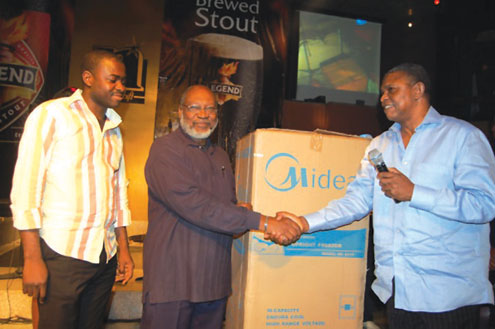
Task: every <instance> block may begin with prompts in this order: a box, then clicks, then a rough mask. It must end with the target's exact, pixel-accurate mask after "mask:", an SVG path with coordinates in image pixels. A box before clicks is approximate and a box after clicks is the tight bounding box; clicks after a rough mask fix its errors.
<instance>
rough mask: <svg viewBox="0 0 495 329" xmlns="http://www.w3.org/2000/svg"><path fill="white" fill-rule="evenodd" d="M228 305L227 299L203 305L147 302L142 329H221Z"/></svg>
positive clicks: (142, 319)
mask: <svg viewBox="0 0 495 329" xmlns="http://www.w3.org/2000/svg"><path fill="white" fill-rule="evenodd" d="M226 305H227V298H222V299H218V300H214V301H210V302H203V303H191V302H188V301H178V302H169V303H158V304H151V303H147V302H145V303H144V305H143V316H142V317H141V329H220V328H222V323H223V319H224V316H225V308H226Z"/></svg>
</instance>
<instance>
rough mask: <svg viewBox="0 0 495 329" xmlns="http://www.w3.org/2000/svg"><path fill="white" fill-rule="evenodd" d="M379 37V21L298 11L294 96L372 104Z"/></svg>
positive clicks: (375, 88)
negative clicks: (295, 89)
mask: <svg viewBox="0 0 495 329" xmlns="http://www.w3.org/2000/svg"><path fill="white" fill-rule="evenodd" d="M380 41H381V25H380V24H379V23H374V22H368V21H365V20H356V19H350V18H344V17H337V16H332V15H324V14H317V13H311V12H305V11H300V16H299V50H298V71H297V96H296V98H297V99H300V100H304V99H306V98H314V97H317V96H326V98H327V101H334V102H343V103H359V102H362V103H367V104H374V103H375V102H376V100H377V96H378V94H379V74H380Z"/></svg>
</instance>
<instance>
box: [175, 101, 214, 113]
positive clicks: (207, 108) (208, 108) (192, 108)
mask: <svg viewBox="0 0 495 329" xmlns="http://www.w3.org/2000/svg"><path fill="white" fill-rule="evenodd" d="M180 106H182V107H185V108H186V109H187V110H188V111H189V112H190V113H192V114H195V115H196V114H198V113H199V112H200V111H201V110H204V111H205V112H206V113H208V114H209V115H210V114H216V113H217V112H218V108H217V107H216V106H204V107H203V106H200V105H194V104H193V105H186V104H180Z"/></svg>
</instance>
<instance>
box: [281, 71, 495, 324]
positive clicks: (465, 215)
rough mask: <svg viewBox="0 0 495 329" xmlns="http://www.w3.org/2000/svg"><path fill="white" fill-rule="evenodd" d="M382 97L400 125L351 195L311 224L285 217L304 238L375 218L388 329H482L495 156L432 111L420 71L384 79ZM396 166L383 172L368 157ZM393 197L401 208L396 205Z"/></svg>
mask: <svg viewBox="0 0 495 329" xmlns="http://www.w3.org/2000/svg"><path fill="white" fill-rule="evenodd" d="M381 91H382V96H381V98H380V101H381V104H382V107H383V109H384V111H385V115H386V116H387V118H388V119H389V120H391V121H394V122H395V123H394V124H393V125H392V126H391V127H390V129H389V130H387V131H386V132H384V133H382V134H381V135H380V136H378V137H376V138H374V139H373V140H372V141H371V143H370V145H369V147H368V148H367V150H366V152H365V154H364V156H363V159H362V160H361V166H360V169H359V172H358V174H357V175H356V179H355V180H354V181H353V182H352V183H351V184H350V185H349V188H348V190H347V193H346V195H345V196H344V197H343V198H341V199H338V200H334V201H331V202H330V203H329V204H328V205H327V207H326V208H324V209H321V210H320V211H318V212H315V213H312V214H308V215H306V216H304V217H296V216H294V215H292V214H289V213H285V212H281V213H279V217H282V216H287V217H292V219H294V220H297V221H299V222H300V225H302V226H303V228H304V230H305V231H307V232H315V231H319V230H328V229H333V228H337V227H340V226H342V225H345V224H349V223H351V222H353V221H355V220H359V219H361V218H362V217H364V216H366V215H367V214H368V213H369V212H370V211H373V224H374V243H375V265H376V271H375V274H376V277H377V279H376V280H375V282H374V283H373V286H372V288H373V290H374V292H375V293H376V294H377V295H378V297H379V298H380V299H381V300H382V301H383V302H384V303H387V310H388V322H389V326H390V328H391V329H394V328H395V329H406V328H414V329H419V328H448V329H454V328H459V329H461V328H462V329H469V328H473V329H474V328H478V321H479V315H480V305H483V304H493V291H492V289H491V286H490V282H489V280H488V263H489V253H490V243H489V233H490V227H489V222H490V220H491V219H492V218H494V217H495V159H494V157H493V153H492V151H491V148H490V145H489V143H488V141H487V139H486V138H485V136H484V134H483V133H482V132H481V131H480V130H478V129H477V128H475V127H474V126H472V125H471V124H469V123H467V122H465V121H462V120H458V119H455V118H452V117H448V116H443V115H440V114H439V113H438V112H437V111H436V110H435V109H434V108H433V107H432V106H430V99H429V98H430V95H429V92H430V80H429V78H428V74H427V73H426V71H425V70H424V68H423V67H422V66H420V65H417V64H401V65H399V66H397V67H395V68H393V69H391V70H390V71H388V72H387V73H386V75H385V76H384V78H383V82H382V86H381ZM372 149H377V150H378V151H380V152H381V153H382V154H383V159H384V162H385V163H386V165H387V166H388V167H389V171H388V172H380V173H379V172H377V170H376V169H375V168H374V167H373V165H372V164H371V163H370V162H369V160H368V152H369V151H370V150H372ZM394 200H396V201H394Z"/></svg>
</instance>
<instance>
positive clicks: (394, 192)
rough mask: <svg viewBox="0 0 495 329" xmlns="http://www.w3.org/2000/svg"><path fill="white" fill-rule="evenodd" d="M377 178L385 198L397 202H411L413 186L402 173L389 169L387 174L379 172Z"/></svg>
mask: <svg viewBox="0 0 495 329" xmlns="http://www.w3.org/2000/svg"><path fill="white" fill-rule="evenodd" d="M377 178H378V180H379V181H380V186H381V187H382V191H383V193H385V195H386V196H388V197H390V198H392V199H395V200H398V201H411V198H412V195H413V191H414V184H413V183H412V182H411V181H410V180H409V178H407V177H406V176H405V175H404V174H403V173H401V172H400V171H398V170H397V169H395V168H389V171H388V172H387V171H386V172H379V173H378V175H377Z"/></svg>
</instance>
